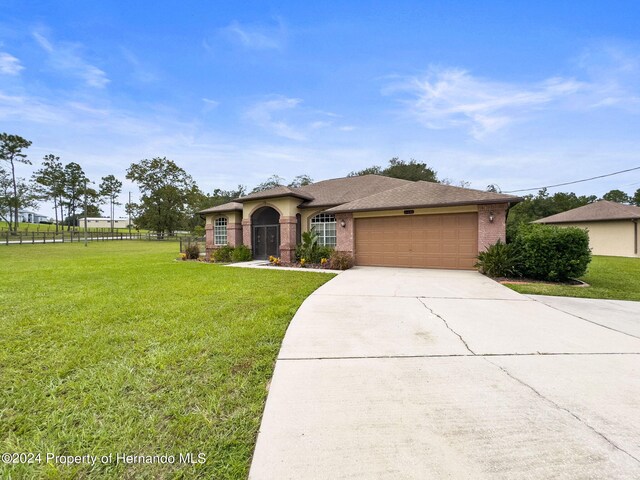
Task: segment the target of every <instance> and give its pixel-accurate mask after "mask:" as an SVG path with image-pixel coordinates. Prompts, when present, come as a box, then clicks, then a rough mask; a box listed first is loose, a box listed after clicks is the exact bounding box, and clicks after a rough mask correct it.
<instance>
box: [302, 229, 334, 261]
mask: <svg viewBox="0 0 640 480" xmlns="http://www.w3.org/2000/svg"><path fill="white" fill-rule="evenodd" d="M333 251H334V249H333V248H332V247H328V246H322V245H320V244H319V243H318V234H317V233H316V232H315V231H314V230H309V231H308V232H304V233H303V234H302V243H301V244H300V245H298V246H297V247H296V260H297V261H300V260H302V259H303V258H304V260H305V262H306V263H320V261H321V260H322V259H323V258H329V257H330V256H331V254H332V253H333Z"/></svg>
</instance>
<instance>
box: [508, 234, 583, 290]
mask: <svg viewBox="0 0 640 480" xmlns="http://www.w3.org/2000/svg"><path fill="white" fill-rule="evenodd" d="M514 250H515V252H517V255H518V256H519V258H518V264H519V266H518V269H519V271H520V274H521V275H523V276H525V277H528V278H533V279H538V280H551V281H564V280H569V279H571V278H577V277H581V276H582V275H584V274H585V273H586V271H587V267H588V265H589V262H590V261H591V250H590V249H589V234H588V233H587V231H586V230H582V229H580V228H576V227H555V226H549V225H528V226H526V227H524V228H521V229H520V230H519V231H518V234H517V236H516V239H515V242H514Z"/></svg>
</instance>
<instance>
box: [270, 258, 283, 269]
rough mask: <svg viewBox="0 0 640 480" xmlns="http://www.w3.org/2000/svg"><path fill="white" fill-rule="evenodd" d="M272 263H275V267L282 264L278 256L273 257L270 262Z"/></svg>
mask: <svg viewBox="0 0 640 480" xmlns="http://www.w3.org/2000/svg"><path fill="white" fill-rule="evenodd" d="M271 263H272V264H273V265H275V266H276V267H279V266H280V265H282V261H281V260H280V258H279V257H273V262H271Z"/></svg>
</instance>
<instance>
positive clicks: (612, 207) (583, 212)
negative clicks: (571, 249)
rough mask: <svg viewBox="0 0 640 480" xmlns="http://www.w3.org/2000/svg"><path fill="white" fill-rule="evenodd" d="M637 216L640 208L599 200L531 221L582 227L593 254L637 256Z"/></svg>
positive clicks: (638, 217)
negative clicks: (586, 232) (587, 235)
mask: <svg viewBox="0 0 640 480" xmlns="http://www.w3.org/2000/svg"><path fill="white" fill-rule="evenodd" d="M639 219H640V207H635V206H633V205H622V204H620V203H616V202H609V201H607V200H599V201H597V202H594V203H590V204H588V205H585V206H583V207H578V208H574V209H573V210H567V211H566V212H562V213H558V214H557V215H551V216H550V217H545V218H541V219H540V220H536V221H535V222H534V223H544V224H548V225H557V226H559V227H578V228H583V229H586V230H587V231H588V233H589V246H590V247H591V252H592V253H593V254H594V255H612V256H616V257H640V254H639V253H638V251H639V247H640V245H639V243H638V242H639V240H638V220H639Z"/></svg>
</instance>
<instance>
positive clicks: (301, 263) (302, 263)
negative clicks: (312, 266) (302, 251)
mask: <svg viewBox="0 0 640 480" xmlns="http://www.w3.org/2000/svg"><path fill="white" fill-rule="evenodd" d="M305 263H307V261H306V260H305V259H304V258H301V259H300V266H301V267H304V264H305Z"/></svg>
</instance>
